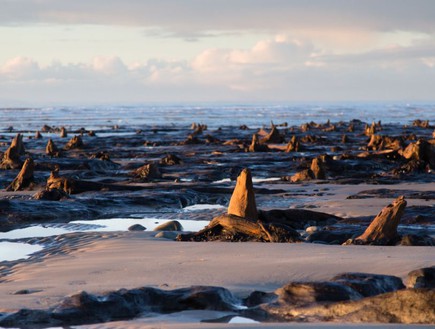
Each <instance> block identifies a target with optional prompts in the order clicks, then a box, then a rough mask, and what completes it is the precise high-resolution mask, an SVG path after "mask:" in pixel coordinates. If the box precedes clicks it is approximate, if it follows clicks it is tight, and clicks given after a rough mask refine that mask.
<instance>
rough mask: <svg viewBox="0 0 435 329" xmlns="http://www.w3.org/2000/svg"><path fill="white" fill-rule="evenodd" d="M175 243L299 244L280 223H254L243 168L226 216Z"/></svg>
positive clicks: (253, 205)
mask: <svg viewBox="0 0 435 329" xmlns="http://www.w3.org/2000/svg"><path fill="white" fill-rule="evenodd" d="M177 240H178V241H210V240H225V241H262V242H299V241H300V235H299V233H298V232H296V231H295V230H293V229H292V228H291V227H289V226H287V225H285V224H283V223H273V222H262V221H261V220H259V219H258V211H257V206H256V203H255V195H254V187H253V185H252V177H251V172H250V170H249V169H246V168H245V169H243V170H242V172H241V173H240V175H239V177H238V178H237V183H236V187H235V188H234V192H233V195H232V196H231V200H230V204H229V206H228V212H227V214H223V215H221V216H218V217H215V218H213V220H212V221H211V222H210V224H209V225H207V227H205V228H204V229H203V230H201V231H199V232H197V233H192V234H180V235H178V236H177Z"/></svg>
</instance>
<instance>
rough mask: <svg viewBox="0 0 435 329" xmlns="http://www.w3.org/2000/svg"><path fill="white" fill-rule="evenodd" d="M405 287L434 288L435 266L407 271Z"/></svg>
mask: <svg viewBox="0 0 435 329" xmlns="http://www.w3.org/2000/svg"><path fill="white" fill-rule="evenodd" d="M406 287H407V288H430V289H435V266H432V267H424V268H420V269H418V270H414V271H411V272H409V273H408V275H407V276H406Z"/></svg>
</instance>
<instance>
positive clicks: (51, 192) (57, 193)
mask: <svg viewBox="0 0 435 329" xmlns="http://www.w3.org/2000/svg"><path fill="white" fill-rule="evenodd" d="M33 198H34V199H35V200H46V201H60V200H62V199H67V198H69V196H68V194H67V193H66V192H65V191H63V190H59V189H56V188H51V189H48V190H47V189H46V190H43V191H39V192H37V193H36V194H34V195H33Z"/></svg>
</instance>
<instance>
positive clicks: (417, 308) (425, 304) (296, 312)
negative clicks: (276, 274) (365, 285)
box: [263, 289, 435, 324]
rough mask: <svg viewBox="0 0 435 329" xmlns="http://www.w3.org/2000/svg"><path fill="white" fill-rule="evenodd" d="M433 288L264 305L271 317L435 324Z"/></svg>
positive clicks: (434, 295)
mask: <svg viewBox="0 0 435 329" xmlns="http://www.w3.org/2000/svg"><path fill="white" fill-rule="evenodd" d="M434 300H435V290H434V289H402V290H398V291H394V292H389V293H385V294H381V295H377V296H373V297H367V298H363V299H360V300H356V301H340V302H337V303H332V304H331V303H327V304H325V305H316V306H313V305H309V306H307V307H305V306H302V307H295V306H294V305H293V304H284V305H282V304H281V305H279V306H276V305H271V306H269V307H264V308H263V309H265V310H266V311H267V312H268V313H269V315H270V316H271V317H274V318H275V319H277V320H281V321H282V320H291V321H335V322H337V321H340V322H357V323H361V322H364V323H367V322H377V323H388V324H391V323H407V324H411V323H413V324H433V323H435V312H434V307H433V301H434Z"/></svg>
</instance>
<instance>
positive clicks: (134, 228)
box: [128, 224, 146, 231]
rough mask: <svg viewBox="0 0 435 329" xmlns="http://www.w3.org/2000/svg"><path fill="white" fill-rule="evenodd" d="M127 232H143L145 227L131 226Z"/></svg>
mask: <svg viewBox="0 0 435 329" xmlns="http://www.w3.org/2000/svg"><path fill="white" fill-rule="evenodd" d="M128 230H129V231H145V230H146V227H145V226H143V225H140V224H133V225H131V226H130V227H129V228H128Z"/></svg>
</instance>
